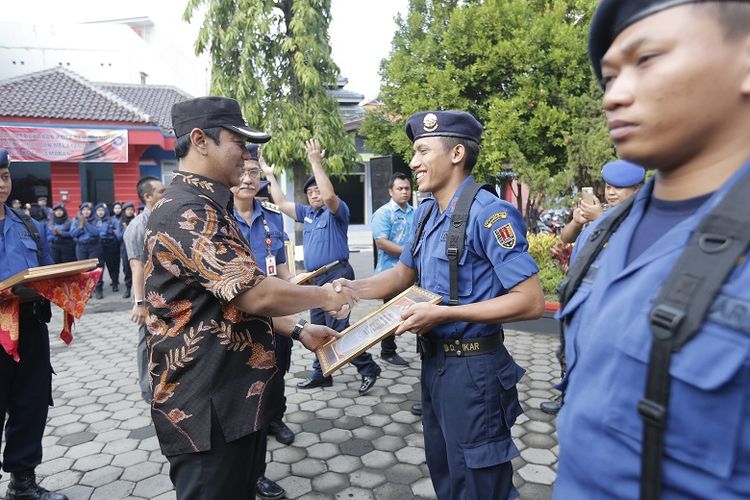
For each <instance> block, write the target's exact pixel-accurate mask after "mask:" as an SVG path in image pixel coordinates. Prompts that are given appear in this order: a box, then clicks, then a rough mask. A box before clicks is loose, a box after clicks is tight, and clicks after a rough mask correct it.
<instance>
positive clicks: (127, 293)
mask: <svg viewBox="0 0 750 500" xmlns="http://www.w3.org/2000/svg"><path fill="white" fill-rule="evenodd" d="M122 298H123V299H129V298H130V287H129V286H126V287H125V293H123V294H122Z"/></svg>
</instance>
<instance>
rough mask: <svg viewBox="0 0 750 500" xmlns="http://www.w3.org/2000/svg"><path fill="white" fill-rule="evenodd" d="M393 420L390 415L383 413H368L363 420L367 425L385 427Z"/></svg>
mask: <svg viewBox="0 0 750 500" xmlns="http://www.w3.org/2000/svg"><path fill="white" fill-rule="evenodd" d="M392 421H393V420H392V419H391V417H390V416H389V415H381V414H379V413H373V414H372V415H367V416H366V417H362V422H363V423H364V424H365V425H368V426H372V427H383V426H385V425H388V424H390V423H391V422H392Z"/></svg>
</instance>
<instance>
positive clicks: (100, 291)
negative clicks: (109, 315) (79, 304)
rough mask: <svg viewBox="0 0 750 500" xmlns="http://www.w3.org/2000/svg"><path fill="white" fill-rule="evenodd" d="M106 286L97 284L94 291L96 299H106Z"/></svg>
mask: <svg viewBox="0 0 750 500" xmlns="http://www.w3.org/2000/svg"><path fill="white" fill-rule="evenodd" d="M103 288H104V285H102V283H101V281H100V282H99V283H97V285H96V289H95V290H94V297H96V298H97V299H103V298H104V290H103Z"/></svg>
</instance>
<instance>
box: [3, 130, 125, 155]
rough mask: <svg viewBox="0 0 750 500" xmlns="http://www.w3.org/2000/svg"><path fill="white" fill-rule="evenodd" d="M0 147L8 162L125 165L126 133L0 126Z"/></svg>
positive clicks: (122, 131) (118, 131) (119, 131)
mask: <svg viewBox="0 0 750 500" xmlns="http://www.w3.org/2000/svg"><path fill="white" fill-rule="evenodd" d="M0 148H3V149H7V150H8V151H9V152H10V159H11V161H58V162H64V163H127V162H128V131H127V130H126V129H85V128H46V127H4V126H0Z"/></svg>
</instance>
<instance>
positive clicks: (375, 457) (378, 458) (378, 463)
mask: <svg viewBox="0 0 750 500" xmlns="http://www.w3.org/2000/svg"><path fill="white" fill-rule="evenodd" d="M396 462H397V460H396V457H395V456H394V455H393V453H391V452H389V451H379V450H375V451H371V452H370V453H368V454H366V455H363V456H362V463H363V464H365V465H366V466H367V467H370V468H371V469H385V468H386V467H390V466H391V465H393V464H395V463H396Z"/></svg>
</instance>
